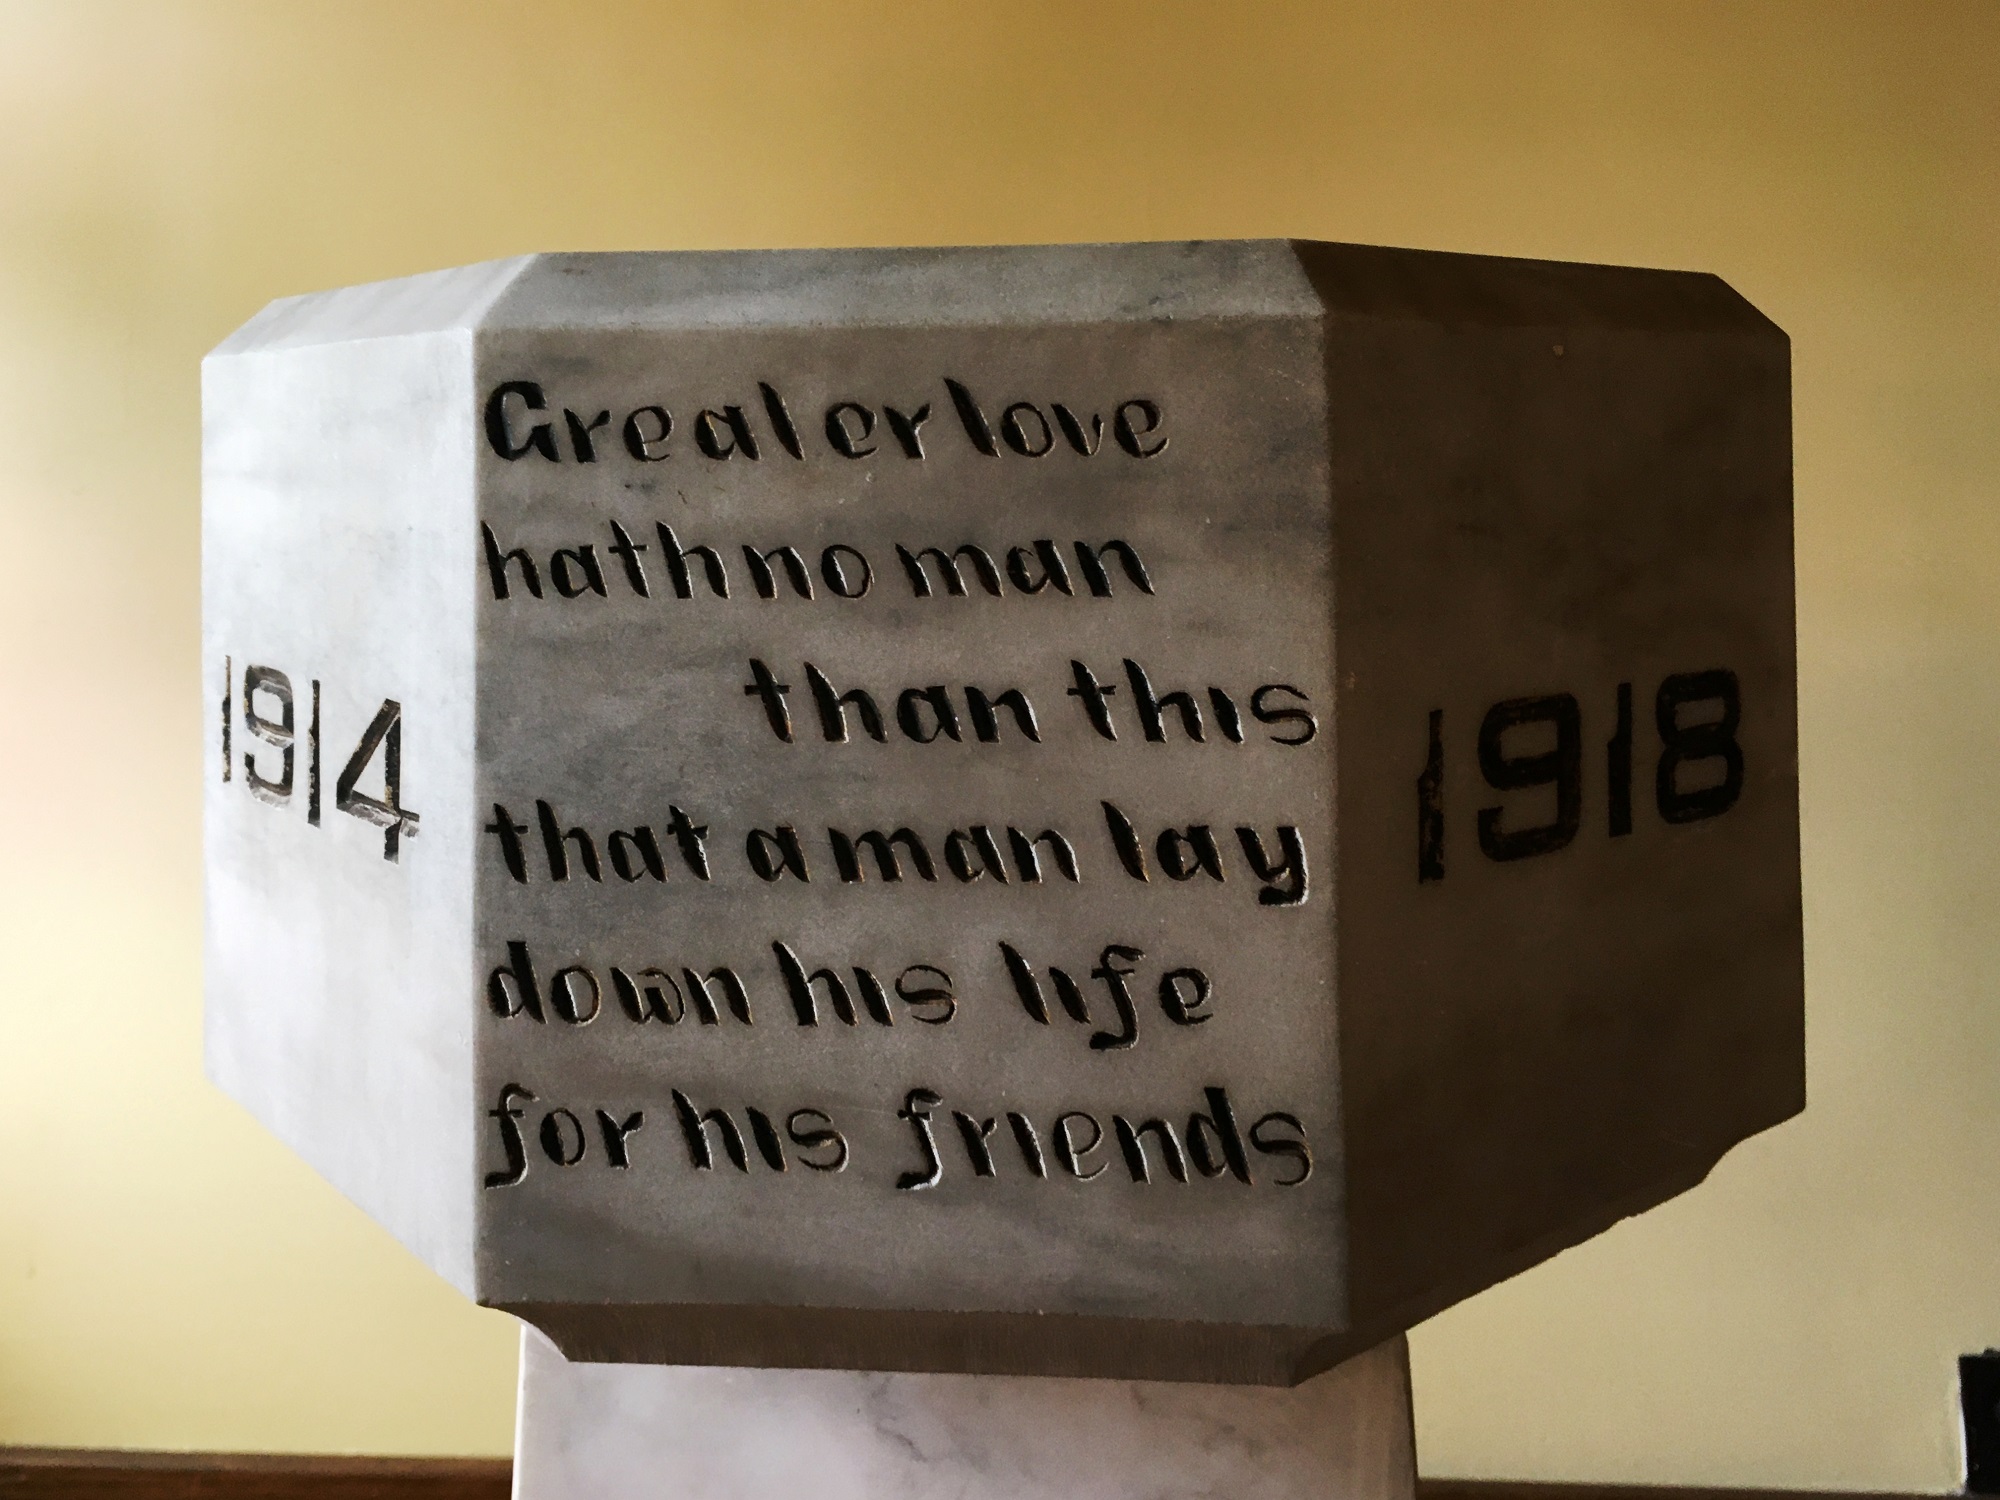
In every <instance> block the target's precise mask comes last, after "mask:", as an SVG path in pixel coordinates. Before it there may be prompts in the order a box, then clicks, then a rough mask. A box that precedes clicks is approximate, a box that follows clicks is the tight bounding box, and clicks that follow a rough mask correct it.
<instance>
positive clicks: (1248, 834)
mask: <svg viewBox="0 0 2000 1500" xmlns="http://www.w3.org/2000/svg"><path fill="white" fill-rule="evenodd" d="M1236 842H1237V843H1238V844H1239V845H1240V846H1241V847H1242V849H1243V860H1244V863H1246V864H1248V865H1249V866H1250V873H1251V874H1252V875H1255V876H1256V877H1257V878H1258V879H1259V880H1261V881H1263V882H1264V889H1263V890H1261V891H1259V892H1258V893H1257V904H1258V905H1259V906H1298V905H1300V904H1302V903H1303V902H1304V901H1305V899H1306V893H1307V890H1308V883H1307V881H1308V877H1307V874H1306V845H1305V840H1304V839H1302V838H1301V837H1300V836H1299V831H1298V829H1296V828H1294V827H1293V826H1292V825H1291V824H1289V823H1281V824H1279V825H1278V857H1277V858H1276V859H1275V860H1274V859H1272V858H1271V856H1270V855H1269V854H1268V853H1267V852H1266V851H1265V848H1264V839H1263V836H1262V835H1261V834H1259V833H1258V832H1257V830H1256V829H1254V828H1250V827H1242V828H1238V829H1237V830H1236Z"/></svg>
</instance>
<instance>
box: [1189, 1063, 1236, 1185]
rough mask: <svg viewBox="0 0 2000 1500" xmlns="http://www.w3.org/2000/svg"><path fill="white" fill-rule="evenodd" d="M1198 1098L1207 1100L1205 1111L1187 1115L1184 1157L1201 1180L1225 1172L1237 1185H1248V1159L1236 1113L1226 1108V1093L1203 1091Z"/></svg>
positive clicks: (1222, 1091)
mask: <svg viewBox="0 0 2000 1500" xmlns="http://www.w3.org/2000/svg"><path fill="white" fill-rule="evenodd" d="M1202 1095H1203V1097H1204V1098H1206V1099H1207V1101H1208V1112H1207V1113H1206V1114H1203V1113H1201V1112H1200V1111H1197V1112H1196V1113H1194V1114H1191V1115H1189V1116H1188V1127H1187V1144H1188V1155H1189V1156H1190V1157H1191V1158H1193V1160H1194V1169H1195V1170H1196V1171H1197V1172H1199V1173H1201V1175H1202V1176H1204V1177H1220V1176H1221V1175H1222V1174H1223V1173H1224V1172H1228V1173H1230V1174H1231V1175H1232V1176H1234V1177H1235V1178H1236V1180H1237V1181H1238V1182H1242V1183H1246V1184H1247V1183H1249V1182H1250V1181H1251V1177H1250V1158H1249V1156H1248V1155H1247V1154H1246V1153H1245V1152H1244V1150H1243V1138H1242V1136H1240V1135H1238V1134H1237V1132H1236V1112H1235V1110H1233V1109H1231V1108H1230V1106H1229V1094H1228V1091H1227V1090H1225V1089H1219V1088H1214V1087H1210V1088H1205V1089H1203V1090H1202Z"/></svg>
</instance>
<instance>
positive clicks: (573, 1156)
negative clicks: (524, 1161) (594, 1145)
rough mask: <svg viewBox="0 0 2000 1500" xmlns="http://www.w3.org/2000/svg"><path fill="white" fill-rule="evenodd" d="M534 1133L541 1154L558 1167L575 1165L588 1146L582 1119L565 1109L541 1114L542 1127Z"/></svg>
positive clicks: (588, 1141) (580, 1159)
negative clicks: (540, 1146)
mask: <svg viewBox="0 0 2000 1500" xmlns="http://www.w3.org/2000/svg"><path fill="white" fill-rule="evenodd" d="M564 1126H568V1127H569V1128H568V1129H564V1128H563V1127H564ZM536 1135H537V1136H538V1137H539V1138H540V1140H541V1143H542V1155H544V1156H546V1157H547V1158H548V1159H549V1160H550V1161H552V1162H554V1163H555V1164H556V1165H557V1166H559V1167H573V1166H575V1165H576V1164H577V1163H578V1162H580V1161H582V1160H583V1156H584V1152H585V1151H587V1150H588V1149H589V1148H590V1140H589V1137H587V1136H586V1135H585V1134H584V1133H583V1121H581V1120H579V1119H578V1118H577V1117H576V1116H575V1115H574V1114H572V1113H571V1112H570V1111H568V1110H566V1109H552V1110H550V1111H549V1112H548V1113H547V1114H545V1115H543V1116H542V1128H541V1129H540V1130H539V1131H537V1132H536ZM572 1138H573V1139H574V1149H572Z"/></svg>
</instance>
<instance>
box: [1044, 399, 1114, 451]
mask: <svg viewBox="0 0 2000 1500" xmlns="http://www.w3.org/2000/svg"><path fill="white" fill-rule="evenodd" d="M1055 413H1056V426H1058V427H1060V428H1061V429H1062V435H1063V436H1064V437H1065V438H1066V439H1068V441H1069V445H1070V447H1072V448H1074V449H1076V451H1077V452H1078V453H1081V454H1082V455H1083V456H1084V457H1085V458H1089V457H1090V456H1091V455H1092V454H1093V453H1095V452H1097V449H1098V446H1099V445H1100V444H1101V443H1103V441H1104V418H1103V417H1101V416H1099V415H1098V414H1097V413H1096V412H1092V413H1091V414H1090V430H1089V431H1088V432H1085V431H1084V427H1083V423H1082V422H1080V421H1078V420H1077V416H1076V413H1075V412H1073V411H1071V410H1070V409H1069V408H1068V407H1067V406H1064V405H1063V404H1062V402H1060V401H1058V402H1056V403H1055Z"/></svg>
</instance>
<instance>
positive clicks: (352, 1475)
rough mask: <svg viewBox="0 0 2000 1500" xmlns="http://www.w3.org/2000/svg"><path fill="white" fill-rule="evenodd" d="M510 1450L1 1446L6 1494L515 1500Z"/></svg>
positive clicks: (40, 1497) (48, 1498)
mask: <svg viewBox="0 0 2000 1500" xmlns="http://www.w3.org/2000/svg"><path fill="white" fill-rule="evenodd" d="M513 1472H514V1465H513V1464H512V1463H511V1462H510V1461H509V1460H507V1459H504V1458H336V1457H326V1456H321V1455H319V1454H302V1455H296V1456H294V1455H289V1454H271V1453H122V1452H116V1451H105V1450H100V1449H90V1448H0V1500H98V1497H103V1500H508V1495H509V1493H510V1491H511V1490H512V1488H513Z"/></svg>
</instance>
